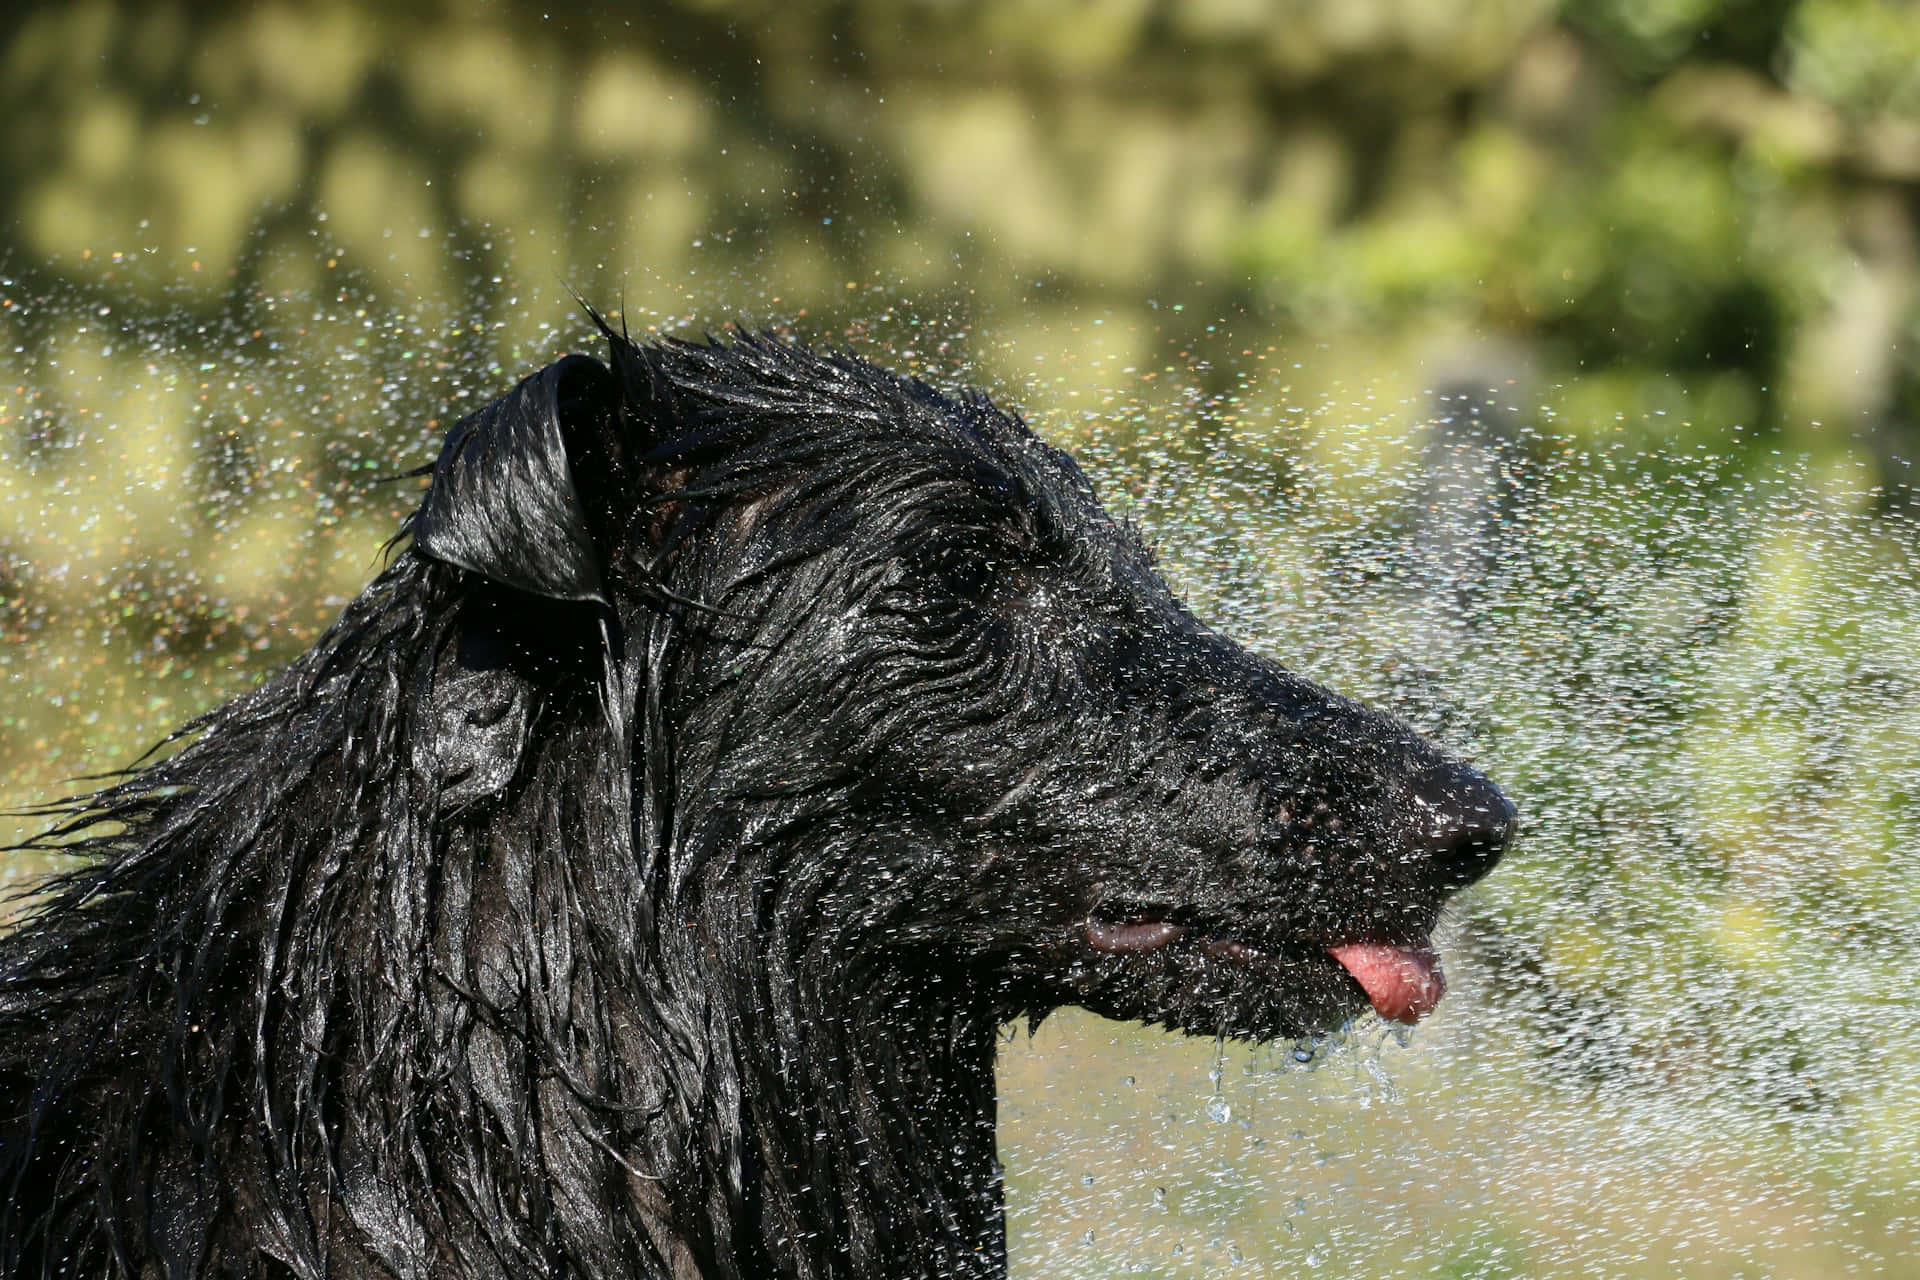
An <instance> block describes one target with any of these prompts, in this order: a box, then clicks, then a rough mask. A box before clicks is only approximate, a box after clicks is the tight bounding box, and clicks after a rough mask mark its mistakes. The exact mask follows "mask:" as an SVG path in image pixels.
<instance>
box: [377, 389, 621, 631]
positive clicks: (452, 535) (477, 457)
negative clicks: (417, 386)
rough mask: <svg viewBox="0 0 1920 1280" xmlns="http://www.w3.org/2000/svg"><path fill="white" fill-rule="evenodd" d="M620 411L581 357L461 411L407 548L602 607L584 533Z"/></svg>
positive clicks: (608, 470) (616, 466)
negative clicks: (482, 404) (463, 414)
mask: <svg viewBox="0 0 1920 1280" xmlns="http://www.w3.org/2000/svg"><path fill="white" fill-rule="evenodd" d="M619 418H620V389H619V383H618V382H617V381H616V379H615V377H614V375H613V374H612V373H611V372H610V371H609V370H608V369H607V367H606V366H605V365H603V364H601V363H600V362H599V361H598V360H594V359H592V358H590V357H588V356H567V357H566V358H565V359H562V360H559V361H557V362H555V363H553V364H550V365H548V366H547V367H546V368H544V369H542V370H541V371H540V372H538V373H536V374H534V375H533V376H532V377H530V378H526V379H524V380H523V381H522V382H521V383H520V384H519V385H518V386H516V387H515V388H514V389H513V390H511V391H509V392H508V393H507V394H506V395H504V396H501V397H500V398H499V399H498V400H495V401H493V402H492V403H491V404H488V405H486V406H485V407H484V408H481V409H478V410H475V411H474V412H473V413H470V414H468V415H467V416H466V417H464V418H462V419H461V420H460V421H459V422H457V423H455V424H454V426H453V430H451V431H449V432H448V433H447V440H446V443H445V444H444V445H442V446H441V449H440V456H439V458H438V459H436V460H435V462H434V464H433V472H432V474H433V479H432V482H431V483H430V484H429V485H428V487H427V494H426V497H425V498H424V499H422V500H421V503H420V508H419V510H418V511H416V512H415V513H414V516H413V520H412V522H411V524H410V526H409V527H410V529H411V531H412V534H413V545H414V547H415V548H416V549H417V550H419V551H421V552H422V553H424V554H426V555H429V556H431V557H433V558H434V559H436V560H441V561H444V562H446V563H448V564H454V565H458V566H460V567H461V568H463V569H470V570H472V571H473V572H474V573H477V574H480V575H482V576H483V577H486V578H489V579H491V580H493V581H494V582H498V583H502V584H504V585H506V586H509V587H514V588H517V589H519V590H521V591H527V592H531V593H532V594H534V595H541V596H548V597H551V598H553V599H556V600H594V601H598V602H600V603H602V604H605V603H607V602H608V601H607V595H606V587H605V583H604V581H603V579H602V575H601V566H602V550H601V548H600V547H599V546H598V545H597V544H596V542H595V539H594V536H593V531H594V522H595V519H596V518H599V517H603V516H604V514H605V513H604V511H601V510H598V508H600V507H601V506H602V505H603V504H602V502H600V501H598V500H597V499H601V498H605V497H610V496H611V494H612V493H613V491H614V490H615V488H616V487H617V486H616V485H615V484H614V483H613V482H614V481H615V480H616V478H617V477H618V475H619V474H620V473H621V472H622V471H623V469H624V465H623V464H624V459H623V458H622V457H621V456H620V447H619V440H618V431H617V429H616V428H617V424H618V422H619Z"/></svg>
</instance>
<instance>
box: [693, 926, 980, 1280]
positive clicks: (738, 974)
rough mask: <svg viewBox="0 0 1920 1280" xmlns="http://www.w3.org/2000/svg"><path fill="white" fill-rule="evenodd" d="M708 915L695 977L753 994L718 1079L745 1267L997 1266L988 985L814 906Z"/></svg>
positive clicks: (958, 1270)
mask: <svg viewBox="0 0 1920 1280" xmlns="http://www.w3.org/2000/svg"><path fill="white" fill-rule="evenodd" d="M710 901H711V900H710ZM722 901H725V899H722ZM713 905H714V906H716V907H718V906H719V903H718V902H715V903H714V904H713ZM732 905H734V906H739V905H741V904H740V901H739V899H737V898H735V899H732ZM789 905H790V904H789ZM756 914H760V915H761V917H762V919H766V918H768V916H769V914H770V915H771V918H774V919H779V918H781V917H782V915H783V914H784V913H756ZM824 914H828V915H830V914H832V913H831V912H827V913H824ZM702 915H703V918H702V920H701V921H700V924H699V927H698V928H696V929H693V930H687V931H686V933H687V934H688V935H689V936H688V937H687V939H686V941H687V942H689V943H691V944H692V946H693V948H694V949H695V950H697V951H698V952H699V953H700V954H699V955H698V956H697V957H689V958H690V959H695V958H697V959H698V960H699V961H701V962H703V963H704V971H703V978H704V989H705V990H707V991H713V990H715V989H716V988H718V987H720V986H721V984H738V985H735V986H733V987H732V989H733V990H751V991H752V992H753V998H752V999H750V1000H742V1001H738V1002H737V1003H735V1004H734V1006H733V1008H732V1009H731V1010H730V1011H729V1016H730V1017H731V1018H732V1020H733V1025H732V1027H731V1028H730V1036H729V1040H730V1042H731V1043H730V1048H731V1053H730V1055H729V1060H728V1061H727V1062H726V1063H725V1064H724V1069H725V1070H726V1071H727V1072H728V1073H729V1074H730V1075H731V1079H730V1080H726V1081H725V1082H724V1084H723V1085H721V1086H720V1087H719V1088H717V1089H716V1093H718V1094H721V1095H723V1096H725V1095H733V1096H736V1097H737V1107H738V1111H737V1113H736V1114H737V1117H738V1120H737V1127H736V1126H732V1125H730V1126H729V1128H732V1129H733V1133H732V1138H733V1143H734V1153H735V1159H736V1160H737V1166H736V1167H737V1169H738V1173H737V1175H735V1176H737V1177H738V1179H739V1183H738V1185H739V1187H740V1198H739V1201H738V1204H737V1208H736V1209H735V1212H737V1214H738V1215H739V1217H738V1220H737V1221H736V1223H735V1229H736V1231H737V1232H738V1233H739V1234H737V1235H736V1238H737V1239H739V1238H747V1239H754V1240H756V1241H757V1242H758V1243H757V1246H756V1248H755V1250H754V1252H756V1253H758V1254H759V1255H760V1257H759V1258H758V1260H754V1259H750V1258H747V1257H741V1258H738V1259H737V1260H736V1264H737V1265H739V1266H740V1268H741V1270H742V1271H743V1273H745V1274H758V1273H762V1272H765V1273H770V1274H778V1275H793V1276H815V1275H829V1274H831V1275H855V1276H887V1277H909V1276H926V1277H935V1276H938V1277H969V1276H1003V1275H1004V1274H1005V1270H1006V1242H1005V1222H1004V1214H1003V1208H1002V1205H1003V1199H1002V1188H1001V1176H1000V1169H999V1165H998V1162H997V1160H996V1157H995V1151H994V1124H995V1105H994V1076H993V1058H994V1036H993V1032H992V1028H993V1027H994V1025H995V1016H994V1013H993V1011H992V1001H991V998H990V995H989V993H987V992H985V991H983V990H981V989H980V985H979V984H978V982H977V981H974V980H972V979H970V978H968V977H965V976H962V975H958V974H952V973H935V972H928V971H925V970H922V969H918V968H914V969H908V968H905V967H903V966H901V965H899V964H898V963H897V960H896V958H892V957H888V956H885V955H884V954H880V953H879V952H878V951H877V949H876V946H875V945H874V943H875V939H874V938H873V937H865V938H862V937H848V936H842V937H832V938H823V937H822V936H821V934H820V932H819V929H820V925H821V916H820V915H818V914H814V915H812V917H811V924H810V926H809V928H810V930H811V932H808V933H806V934H805V936H801V935H799V934H790V933H788V932H786V931H784V930H783V929H781V928H780V927H778V926H775V927H771V928H768V927H764V926H763V927H751V926H749V925H748V924H747V921H748V920H751V918H752V917H751V916H747V917H745V919H743V918H742V916H740V915H738V914H733V913H731V912H727V911H724V910H718V909H716V910H711V911H708V912H703V913H702ZM848 957H852V958H853V962H852V963H851V964H849V963H847V958H848ZM743 1009H744V1012H743ZM982 1028H986V1030H984V1031H983V1030H982ZM719 1065H721V1064H711V1066H719ZM711 1066H710V1071H711ZM709 1082H710V1084H711V1075H710V1077H709ZM736 1090H737V1094H736V1093H735V1091H736ZM713 1172H718V1171H717V1170H715V1171H713ZM686 1190H691V1188H685V1189H683V1190H682V1194H678V1195H676V1196H675V1197H674V1198H675V1200H676V1201H679V1202H682V1203H685V1202H686V1200H687V1197H686V1196H685V1194H684V1192H685V1191H686ZM703 1191H704V1194H701V1195H700V1196H699V1197H698V1199H699V1200H700V1201H702V1202H703V1203H705V1204H707V1205H709V1206H710V1205H712V1204H713V1203H714V1202H715V1199H716V1197H714V1196H713V1195H712V1194H711V1189H703Z"/></svg>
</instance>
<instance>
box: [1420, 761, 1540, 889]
mask: <svg viewBox="0 0 1920 1280" xmlns="http://www.w3.org/2000/svg"><path fill="white" fill-rule="evenodd" d="M1412 800H1413V807H1414V810H1415V812H1417V813H1419V814H1421V826H1420V827H1419V828H1417V834H1416V836H1415V846H1416V848H1418V849H1419V850H1420V851H1422V852H1424V853H1425V854H1426V855H1427V857H1428V859H1429V860H1430V862H1431V865H1432V867H1433V871H1434V875H1435V878H1436V879H1438V880H1439V882H1440V884H1441V886H1442V887H1443V888H1445V889H1448V890H1453V889H1460V888H1464V887H1466V886H1467V885H1470V884H1472V883H1473V882H1474V881H1475V880H1478V879H1479V878H1480V877H1481V876H1484V875H1486V874H1487V872H1489V871H1491V870H1493V864H1494V863H1496V862H1498V861H1500V856H1501V855H1502V854H1504V853H1505V852H1506V851H1507V846H1508V845H1509V844H1511V843H1513V833H1514V830H1515V827H1516V826H1517V825H1518V824H1517V821H1516V820H1517V819H1518V817H1519V811H1518V810H1516V809H1515V808H1514V807H1513V801H1511V800H1509V799H1507V797H1506V796H1505V795H1504V794H1502V792H1501V790H1500V788H1499V787H1497V786H1495V785H1494V784H1493V782H1492V780H1491V779H1489V778H1487V777H1486V776H1485V775H1483V774H1481V773H1480V772H1478V771H1477V770H1474V769H1471V768H1468V767H1467V766H1466V765H1464V764H1443V765H1436V766H1434V767H1433V768H1431V769H1428V770H1426V771H1425V772H1423V773H1421V774H1420V775H1419V776H1417V777H1416V778H1415V779H1414V781H1413V786H1412Z"/></svg>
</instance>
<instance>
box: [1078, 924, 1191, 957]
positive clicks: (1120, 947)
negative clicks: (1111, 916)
mask: <svg viewBox="0 0 1920 1280" xmlns="http://www.w3.org/2000/svg"><path fill="white" fill-rule="evenodd" d="M1186 931H1187V927H1186V926H1185V925H1183V924H1175V923H1174V922H1173V921H1171V920H1124V921H1110V920H1088V921H1086V922H1085V923H1083V924H1082V925H1081V926H1080V936H1081V937H1082V938H1084V939H1085V940H1086V943H1087V945H1088V946H1089V947H1092V948H1093V949H1094V950H1095V951H1100V952H1104V953H1106V954H1107V955H1110V956H1125V955H1140V954H1142V953H1144V952H1148V951H1158V950H1159V949H1160V948H1161V947H1164V946H1166V945H1167V944H1168V943H1170V942H1173V941H1176V940H1177V939H1179V938H1180V936H1181V935H1182V934H1184V933H1186Z"/></svg>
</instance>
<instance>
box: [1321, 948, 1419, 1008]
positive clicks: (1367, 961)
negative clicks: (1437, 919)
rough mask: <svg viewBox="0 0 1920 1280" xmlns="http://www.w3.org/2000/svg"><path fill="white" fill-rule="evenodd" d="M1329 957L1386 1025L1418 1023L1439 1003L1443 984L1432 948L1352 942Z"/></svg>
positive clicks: (1333, 949) (1332, 949)
mask: <svg viewBox="0 0 1920 1280" xmlns="http://www.w3.org/2000/svg"><path fill="white" fill-rule="evenodd" d="M1329 953H1330V954H1331V955H1332V956H1333V958H1334V959H1335V960H1338V961H1339V962H1340V963H1341V964H1342V965H1344V966H1345V967H1346V970H1347V972H1348V973H1350V974H1352V975H1353V980H1354V981H1355V982H1357V983H1359V984H1360V986H1361V987H1362V988H1363V989H1364V990H1365V991H1366V993H1367V999H1369V1000H1371V1001H1372V1002H1373V1011H1374V1012H1375V1013H1377V1014H1379V1015H1380V1016H1381V1017H1383V1018H1385V1019H1386V1020H1387V1021H1388V1022H1404V1023H1407V1024H1409V1025H1411V1024H1413V1023H1415V1022H1418V1021H1420V1019H1422V1018H1424V1017H1426V1016H1427V1015H1428V1014H1429V1013H1432V1012H1433V1007H1434V1006H1435V1005H1437V1004H1439V1003H1440V997H1441V995H1443V994H1444V993H1445V992H1446V989H1447V980H1446V978H1445V976H1443V975H1442V974H1441V972H1440V957H1439V956H1437V955H1435V954H1434V953H1433V948H1431V947H1427V946H1421V947H1394V946H1389V945H1387V944H1386V943H1384V942H1353V943H1349V944H1347V945H1346V946H1344V947H1332V948H1330V949H1329Z"/></svg>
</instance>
